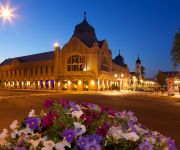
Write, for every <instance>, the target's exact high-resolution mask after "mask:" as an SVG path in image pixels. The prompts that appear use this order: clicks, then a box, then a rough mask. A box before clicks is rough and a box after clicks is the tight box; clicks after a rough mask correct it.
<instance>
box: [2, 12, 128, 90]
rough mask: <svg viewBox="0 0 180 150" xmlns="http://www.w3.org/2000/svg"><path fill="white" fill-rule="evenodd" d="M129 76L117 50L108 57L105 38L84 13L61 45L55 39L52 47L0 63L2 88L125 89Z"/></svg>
mask: <svg viewBox="0 0 180 150" xmlns="http://www.w3.org/2000/svg"><path fill="white" fill-rule="evenodd" d="M115 74H117V75H118V76H117V77H115V76H114V75H115ZM122 74H123V76H122ZM120 75H121V76H120ZM129 76H130V74H129V69H128V66H127V65H126V64H124V59H123V57H122V56H121V55H120V53H119V55H118V56H117V57H116V58H115V59H112V53H111V50H110V49H109V47H108V43H107V41H106V40H102V41H99V40H98V39H97V37H96V33H95V29H94V28H93V27H92V26H91V25H90V24H89V23H88V22H87V19H86V14H85V16H84V19H83V21H82V22H81V23H80V24H78V25H76V26H75V30H74V34H73V35H72V37H71V38H70V40H69V41H68V42H67V43H66V44H65V45H64V47H62V48H60V46H59V45H58V43H55V44H54V51H50V52H45V53H39V54H34V55H28V56H23V57H17V58H9V59H6V60H4V61H3V62H2V63H1V64H0V81H1V86H2V87H5V88H25V89H57V90H80V91H82V90H96V91H97V90H111V89H113V87H116V88H118V87H119V89H120V88H121V89H127V88H128V79H129ZM119 80H121V85H120V84H119ZM120 86H121V87H120Z"/></svg>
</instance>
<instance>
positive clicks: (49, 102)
mask: <svg viewBox="0 0 180 150" xmlns="http://www.w3.org/2000/svg"><path fill="white" fill-rule="evenodd" d="M53 103H54V101H53V100H52V99H51V98H50V99H47V100H46V101H45V102H44V107H45V108H47V109H49V108H50V107H52V105H53Z"/></svg>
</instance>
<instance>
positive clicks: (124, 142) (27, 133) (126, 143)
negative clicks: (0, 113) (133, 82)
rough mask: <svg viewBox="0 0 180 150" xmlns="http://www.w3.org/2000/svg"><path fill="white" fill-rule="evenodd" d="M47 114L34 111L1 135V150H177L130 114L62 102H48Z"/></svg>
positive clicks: (169, 141)
mask: <svg viewBox="0 0 180 150" xmlns="http://www.w3.org/2000/svg"><path fill="white" fill-rule="evenodd" d="M44 107H45V108H46V109H47V110H48V113H47V114H46V113H44V112H41V113H40V114H39V115H37V114H35V111H34V110H32V111H31V112H30V113H29V115H28V117H27V118H25V120H24V122H22V123H21V125H19V124H18V121H17V120H15V121H14V122H13V123H12V124H11V125H10V129H11V132H10V134H8V130H7V129H3V132H2V133H0V149H5V150H6V149H14V150H26V149H27V150H28V149H30V150H39V149H42V150H53V149H56V150H64V149H75V150H100V149H105V150H106V149H107V150H119V149H123V150H126V149H128V150H131V149H140V150H153V149H155V150H176V149H177V148H176V146H175V142H174V140H172V139H170V138H167V137H164V136H163V135H161V134H160V133H158V132H156V131H151V130H149V129H146V128H145V127H143V126H142V125H141V124H140V123H138V122H137V118H136V117H135V116H134V113H133V112H131V111H128V112H127V111H122V112H118V111H115V110H113V109H109V108H105V107H103V106H100V105H96V104H91V103H87V102H84V103H82V104H76V103H75V102H73V101H66V100H64V99H61V100H60V101H59V102H55V101H53V100H51V99H49V100H46V101H45V103H44Z"/></svg>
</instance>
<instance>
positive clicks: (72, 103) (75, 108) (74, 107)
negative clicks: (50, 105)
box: [69, 101, 80, 111]
mask: <svg viewBox="0 0 180 150" xmlns="http://www.w3.org/2000/svg"><path fill="white" fill-rule="evenodd" d="M69 105H70V106H71V108H72V109H73V110H74V111H78V110H80V108H79V107H78V105H76V103H75V102H73V101H70V102H69Z"/></svg>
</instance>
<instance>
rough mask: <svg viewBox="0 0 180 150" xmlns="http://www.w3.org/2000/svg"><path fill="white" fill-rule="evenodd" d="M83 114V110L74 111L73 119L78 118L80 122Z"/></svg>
mask: <svg viewBox="0 0 180 150" xmlns="http://www.w3.org/2000/svg"><path fill="white" fill-rule="evenodd" d="M82 114H83V112H82V110H79V111H73V112H72V117H73V118H74V117H76V118H77V120H79V118H80V117H81V115H82Z"/></svg>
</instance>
